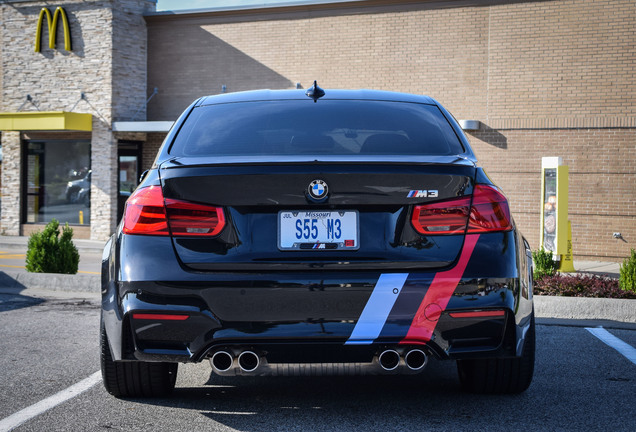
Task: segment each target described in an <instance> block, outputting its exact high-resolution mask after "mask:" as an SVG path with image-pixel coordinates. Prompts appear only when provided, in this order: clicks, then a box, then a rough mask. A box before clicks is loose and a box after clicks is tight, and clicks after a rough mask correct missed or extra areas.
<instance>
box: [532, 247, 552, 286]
mask: <svg viewBox="0 0 636 432" xmlns="http://www.w3.org/2000/svg"><path fill="white" fill-rule="evenodd" d="M532 261H534V273H533V276H534V279H535V280H538V279H541V278H542V277H543V276H553V275H554V274H555V273H556V271H557V269H558V268H559V263H558V262H557V261H555V260H554V258H553V257H552V252H550V251H547V250H545V249H543V248H541V249H540V250H537V251H534V252H532Z"/></svg>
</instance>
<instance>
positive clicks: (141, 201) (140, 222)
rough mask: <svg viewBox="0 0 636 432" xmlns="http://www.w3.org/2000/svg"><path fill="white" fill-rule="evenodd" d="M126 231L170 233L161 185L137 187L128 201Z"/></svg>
mask: <svg viewBox="0 0 636 432" xmlns="http://www.w3.org/2000/svg"><path fill="white" fill-rule="evenodd" d="M124 233H125V234H145V235H169V232H168V221H167V220H166V210H165V208H164V206H163V193H162V192H161V187H159V186H150V187H147V188H142V189H137V190H136V191H135V192H134V193H133V194H132V195H131V196H130V198H128V201H126V208H125V209H124Z"/></svg>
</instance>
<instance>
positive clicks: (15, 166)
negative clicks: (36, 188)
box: [0, 132, 22, 235]
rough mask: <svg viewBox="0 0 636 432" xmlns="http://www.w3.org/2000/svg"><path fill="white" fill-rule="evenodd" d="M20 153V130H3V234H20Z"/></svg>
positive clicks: (1, 224)
mask: <svg viewBox="0 0 636 432" xmlns="http://www.w3.org/2000/svg"><path fill="white" fill-rule="evenodd" d="M20 153H21V148H20V132H2V213H1V220H0V227H1V228H0V234H2V235H20V209H21V208H22V207H21V204H22V201H21V198H22V194H21V188H20V181H21V178H22V166H21V164H20Z"/></svg>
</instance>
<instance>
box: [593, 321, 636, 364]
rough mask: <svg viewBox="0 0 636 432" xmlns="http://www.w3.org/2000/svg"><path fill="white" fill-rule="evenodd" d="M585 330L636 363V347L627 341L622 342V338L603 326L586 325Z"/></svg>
mask: <svg viewBox="0 0 636 432" xmlns="http://www.w3.org/2000/svg"><path fill="white" fill-rule="evenodd" d="M585 330H587V331H589V332H590V333H592V334H593V335H594V336H596V337H597V338H599V339H600V340H601V341H603V342H604V343H606V344H607V345H609V346H611V347H612V348H614V349H615V350H616V351H618V352H619V353H621V354H623V355H624V356H625V357H627V360H629V361H630V362H632V363H633V364H635V365H636V348H634V347H633V346H631V345H629V344H628V343H625V342H623V341H622V340H620V339H619V338H617V337H616V336H614V335H613V334H611V333H610V332H608V331H607V330H605V329H604V328H603V327H595V328H590V327H586V328H585Z"/></svg>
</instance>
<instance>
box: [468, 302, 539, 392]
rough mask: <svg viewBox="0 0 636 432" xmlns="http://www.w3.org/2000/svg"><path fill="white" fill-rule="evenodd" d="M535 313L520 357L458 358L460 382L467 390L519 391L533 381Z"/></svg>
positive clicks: (522, 390) (523, 389)
mask: <svg viewBox="0 0 636 432" xmlns="http://www.w3.org/2000/svg"><path fill="white" fill-rule="evenodd" d="M535 346H536V342H535V324H534V312H533V313H532V316H531V318H530V328H529V329H528V333H527V335H526V340H525V342H524V345H523V354H522V356H521V357H518V358H501V359H500V358H492V359H471V360H458V361H457V372H458V373H459V381H460V383H461V385H462V388H463V389H464V390H465V391H468V392H471V393H485V394H517V393H522V392H524V391H525V390H526V389H527V388H528V387H529V386H530V383H531V382H532V375H533V374H534V353H535Z"/></svg>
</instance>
